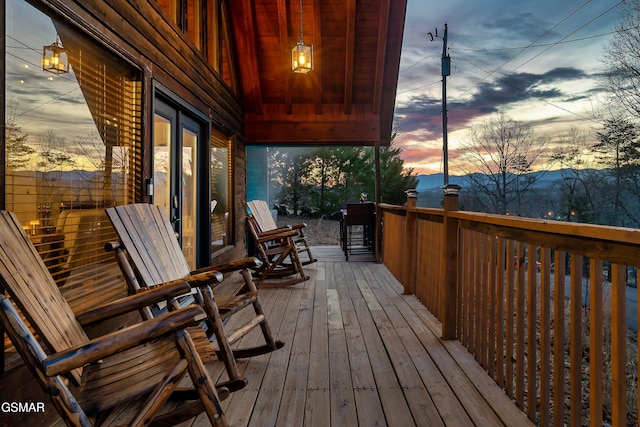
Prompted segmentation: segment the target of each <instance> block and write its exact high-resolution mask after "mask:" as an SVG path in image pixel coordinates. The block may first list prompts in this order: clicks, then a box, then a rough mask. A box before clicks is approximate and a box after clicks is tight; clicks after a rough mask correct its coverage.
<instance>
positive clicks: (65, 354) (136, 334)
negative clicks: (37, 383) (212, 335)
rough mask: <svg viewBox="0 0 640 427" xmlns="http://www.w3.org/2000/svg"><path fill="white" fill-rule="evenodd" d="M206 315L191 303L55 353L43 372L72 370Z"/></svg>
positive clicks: (186, 325)
mask: <svg viewBox="0 0 640 427" xmlns="http://www.w3.org/2000/svg"><path fill="white" fill-rule="evenodd" d="M206 318H207V315H206V314H205V312H204V311H203V310H202V308H200V307H198V306H196V305H190V306H188V307H184V308H181V309H178V310H175V311H172V312H169V313H166V314H163V315H161V316H158V317H156V318H154V319H150V320H145V321H143V322H140V323H136V324H134V325H131V326H129V327H126V328H124V329H120V330H117V331H114V332H111V333H109V334H107V335H103V336H101V337H98V338H95V339H93V340H90V341H87V342H86V343H84V344H82V345H78V346H75V347H71V348H69V349H67V350H65V351H61V352H58V353H55V354H52V355H50V356H49V357H47V358H46V359H45V360H44V361H43V362H42V365H43V368H44V372H45V374H46V375H47V376H54V375H60V374H63V373H66V372H70V371H72V370H73V369H76V368H80V367H82V366H84V365H86V364H88V363H94V362H97V361H99V360H101V359H104V358H106V357H108V356H112V355H114V354H117V353H119V352H122V351H125V350H128V349H130V348H133V347H136V346H138V345H140V344H144V343H146V342H149V341H151V340H154V339H157V338H160V337H163V336H167V335H170V334H173V333H176V332H178V331H180V330H184V329H185V328H187V327H190V326H196V325H198V324H200V322H202V321H203V320H205V319H206Z"/></svg>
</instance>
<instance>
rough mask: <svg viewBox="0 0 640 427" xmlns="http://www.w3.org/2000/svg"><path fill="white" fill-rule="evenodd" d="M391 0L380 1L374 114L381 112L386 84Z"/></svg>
mask: <svg viewBox="0 0 640 427" xmlns="http://www.w3.org/2000/svg"><path fill="white" fill-rule="evenodd" d="M390 3H391V2H389V1H386V0H382V1H380V20H379V21H378V51H377V53H376V76H375V80H374V86H373V103H372V106H371V108H372V110H373V113H374V114H380V103H381V102H382V87H383V84H384V71H385V63H386V54H387V34H388V32H389V10H390Z"/></svg>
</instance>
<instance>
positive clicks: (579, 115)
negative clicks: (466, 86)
mask: <svg viewBox="0 0 640 427" xmlns="http://www.w3.org/2000/svg"><path fill="white" fill-rule="evenodd" d="M462 59H463V60H464V61H466V62H468V63H469V64H471V65H473V66H474V67H476V68H478V69H479V70H481V71H483V72H485V73H487V74H489V71H487V70H485V69H484V68H482V67H480V66H479V65H477V64H474V63H473V62H471V61H469V60H468V59H465V58H462ZM495 79H496V80H498V81H500V82H502V83H504V84H505V85H507V86H510V87H511V88H513V89H516V90H517V91H520V92H522V93H526V91H525V90H524V89H522V88H520V87H518V86H516V85H514V84H512V83H509V82H508V81H506V80H504V79H501V78H500V77H495ZM467 92H468V91H467ZM465 93H466V92H465ZM461 96H462V95H461ZM532 98H533V99H537V100H538V101H541V102H544V103H545V104H548V105H550V106H552V107H555V108H557V109H559V110H562V111H564V112H566V113H569V114H572V115H574V116H576V117H579V118H581V119H583V120H588V121H591V122H594V123H598V124H600V122H598V121H597V120H595V119H593V118H591V117H587V116H583V115H582V114H578V113H576V112H574V111H571V110H569V109H567V108H564V107H561V106H559V105H557V104H554V103H553V102H550V101H548V100H546V99H542V98H539V97H537V96H532ZM456 99H459V97H458V98H456Z"/></svg>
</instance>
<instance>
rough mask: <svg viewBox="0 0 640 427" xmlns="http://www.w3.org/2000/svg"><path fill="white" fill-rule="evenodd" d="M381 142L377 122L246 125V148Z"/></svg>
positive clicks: (262, 123) (374, 120)
mask: <svg viewBox="0 0 640 427" xmlns="http://www.w3.org/2000/svg"><path fill="white" fill-rule="evenodd" d="M379 140H380V122H379V120H377V119H372V120H366V121H365V120H363V121H357V122H353V121H344V122H302V121H297V122H281V121H280V122H279V121H269V122H266V121H260V122H252V121H250V120H247V121H246V122H245V141H246V142H247V143H248V144H267V145H268V144H296V143H310V144H321V143H322V144H331V143H336V144H348V145H373V144H374V143H375V142H377V141H379Z"/></svg>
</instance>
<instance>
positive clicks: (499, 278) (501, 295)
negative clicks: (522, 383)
mask: <svg viewBox="0 0 640 427" xmlns="http://www.w3.org/2000/svg"><path fill="white" fill-rule="evenodd" d="M497 256H498V262H497V272H498V274H497V275H496V282H495V284H496V301H497V304H496V310H495V312H496V323H495V325H496V337H497V340H496V355H495V356H496V364H497V375H496V377H495V378H496V382H497V383H498V385H499V386H500V387H504V368H505V357H504V307H505V301H504V299H505V292H504V288H505V282H504V279H505V275H504V269H505V239H503V238H501V237H499V238H498V251H497Z"/></svg>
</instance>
